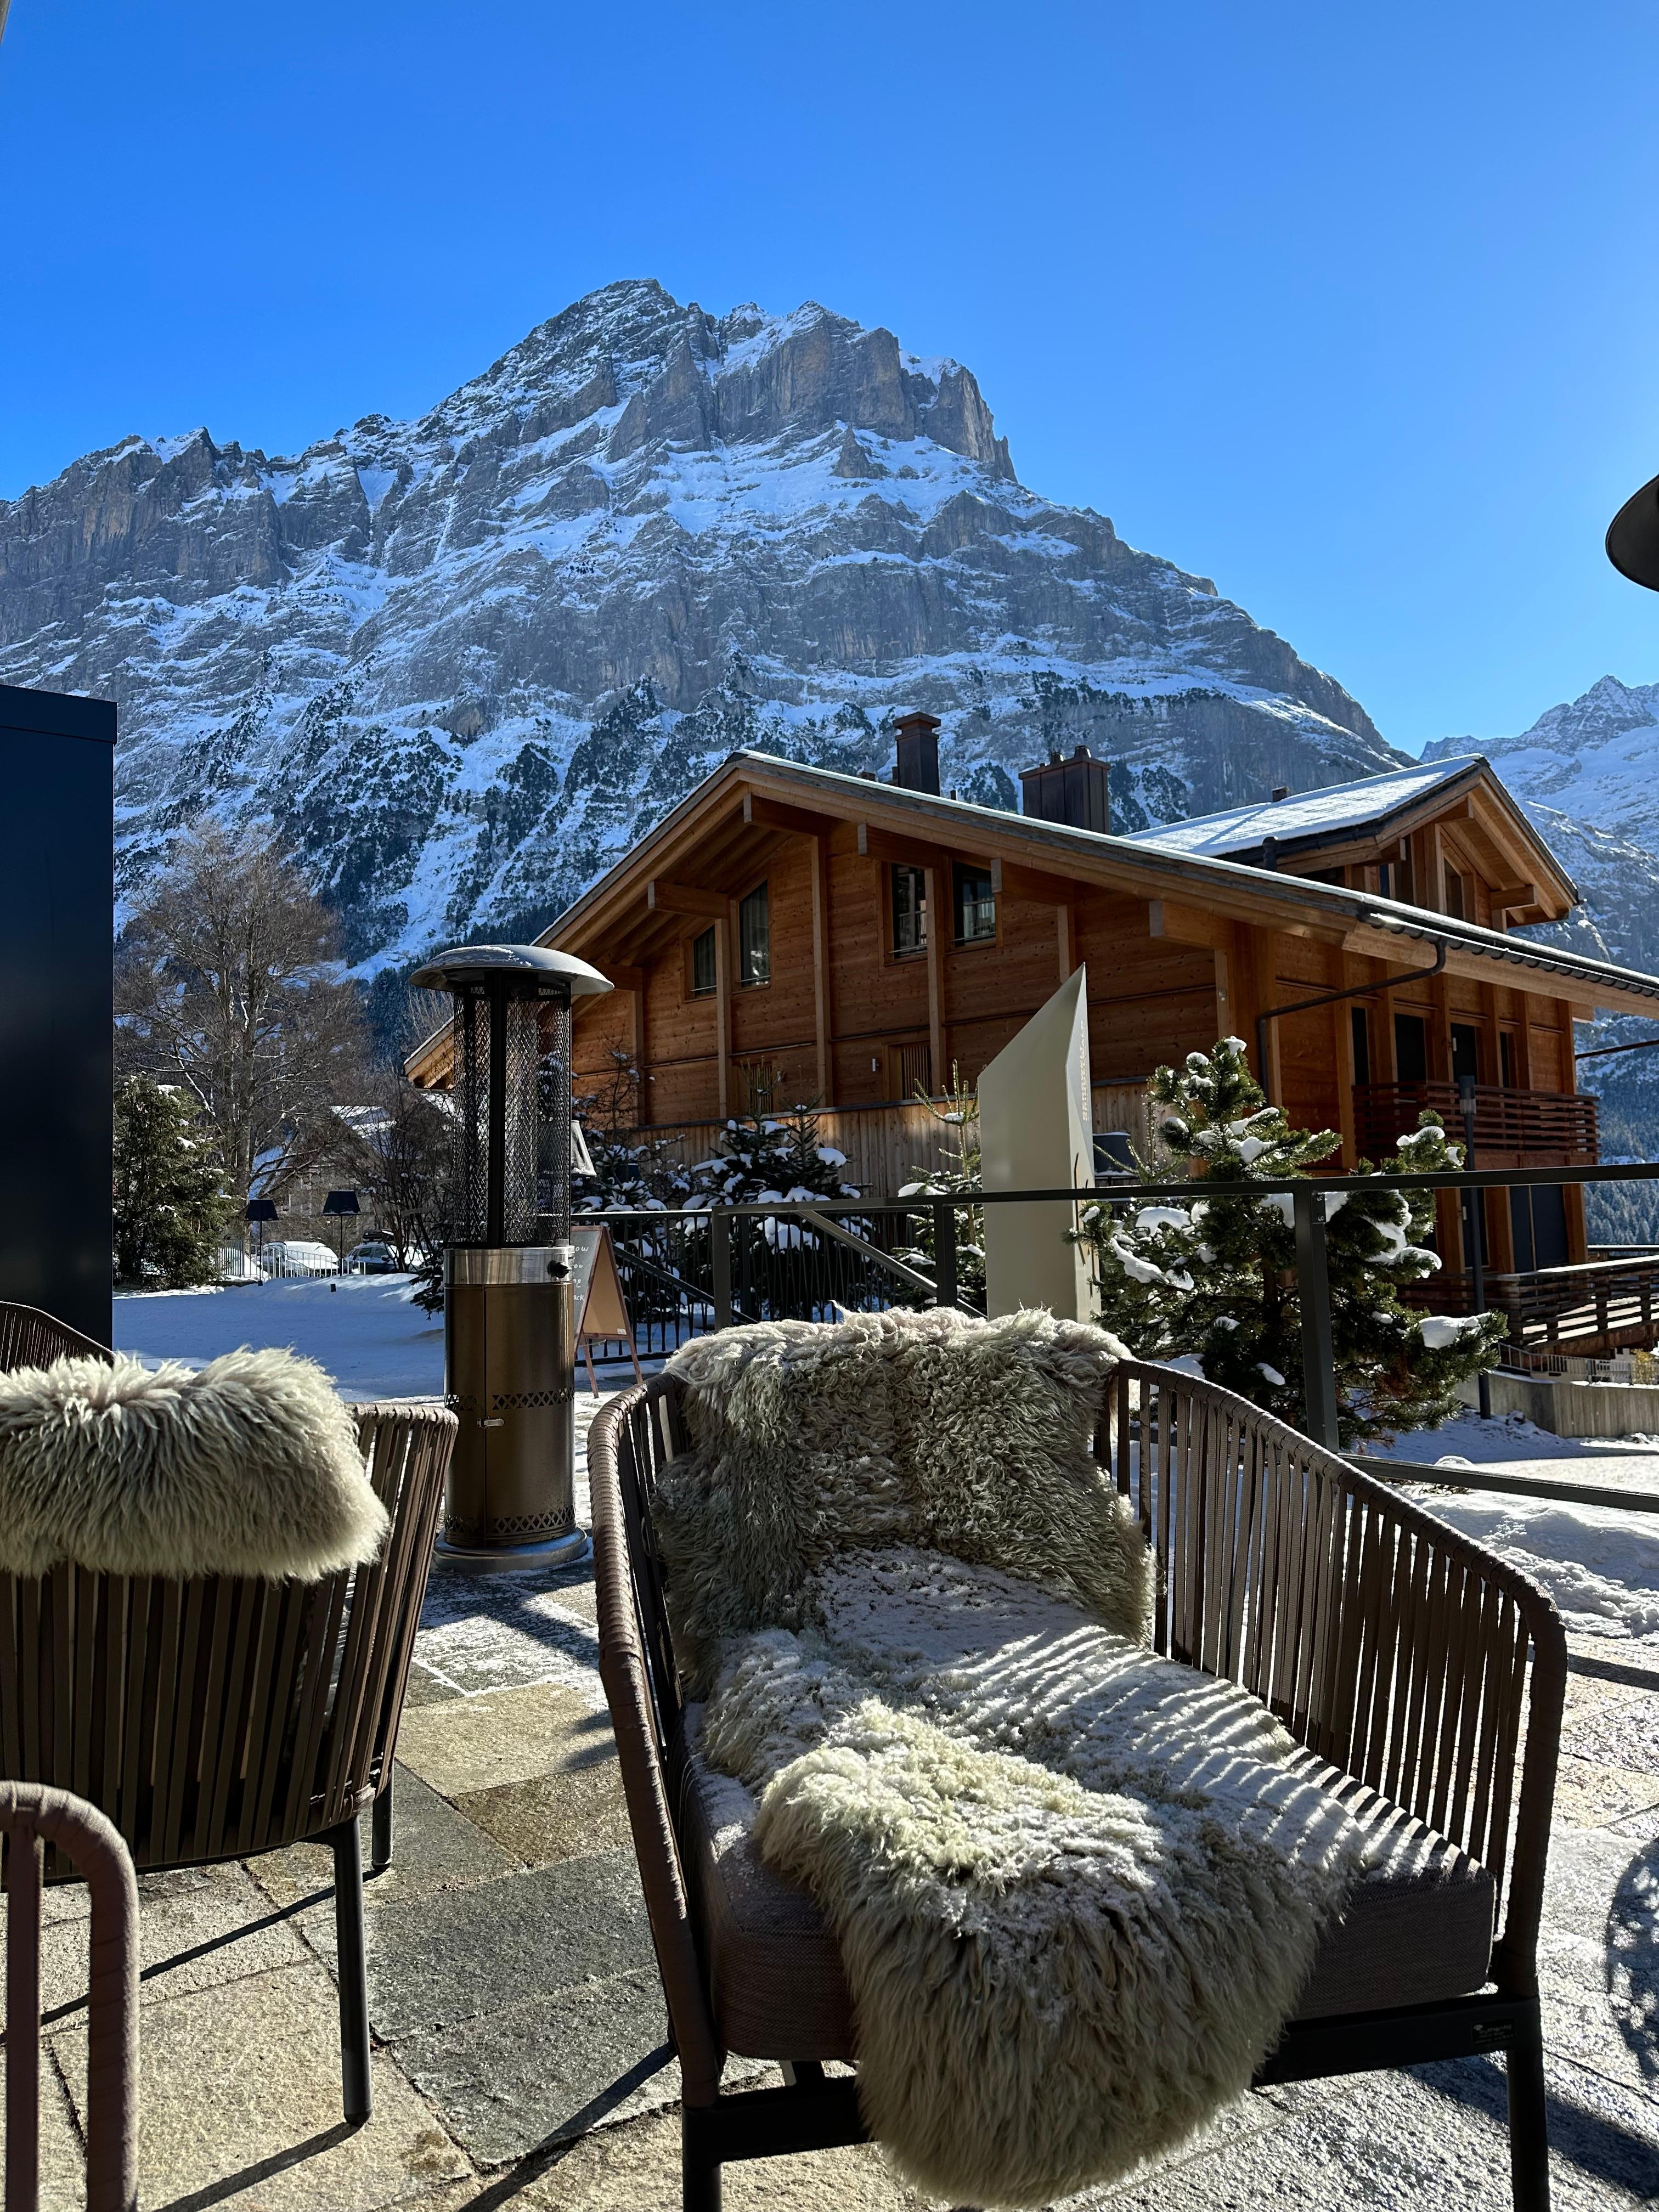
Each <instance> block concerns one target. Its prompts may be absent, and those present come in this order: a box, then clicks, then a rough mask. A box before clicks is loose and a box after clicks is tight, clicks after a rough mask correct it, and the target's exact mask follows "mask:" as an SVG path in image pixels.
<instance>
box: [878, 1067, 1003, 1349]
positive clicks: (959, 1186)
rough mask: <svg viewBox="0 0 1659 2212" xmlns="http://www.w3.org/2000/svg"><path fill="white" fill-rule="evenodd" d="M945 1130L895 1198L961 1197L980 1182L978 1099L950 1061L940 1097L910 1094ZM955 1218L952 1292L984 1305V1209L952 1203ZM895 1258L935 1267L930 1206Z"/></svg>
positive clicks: (925, 1269)
mask: <svg viewBox="0 0 1659 2212" xmlns="http://www.w3.org/2000/svg"><path fill="white" fill-rule="evenodd" d="M915 1097H916V1103H917V1104H918V1105H919V1106H925V1107H926V1108H927V1111H928V1112H929V1113H930V1114H931V1115H933V1119H934V1121H938V1122H939V1123H941V1124H942V1125H943V1127H945V1131H946V1132H947V1133H946V1134H945V1137H944V1138H943V1139H941V1140H940V1144H939V1160H938V1163H937V1164H935V1165H934V1166H933V1167H930V1168H917V1169H914V1170H912V1179H911V1181H910V1182H907V1183H901V1184H900V1186H899V1196H900V1197H901V1198H963V1197H969V1196H973V1195H975V1194H977V1193H978V1192H979V1191H980V1189H981V1188H982V1185H981V1165H980V1145H979V1098H978V1096H977V1094H976V1093H975V1091H973V1089H972V1088H971V1087H970V1086H969V1085H968V1084H966V1083H964V1082H963V1079H962V1070H961V1069H960V1068H959V1067H958V1066H957V1064H956V1062H955V1061H954V1060H953V1061H952V1062H951V1080H950V1083H949V1085H947V1086H946V1089H945V1096H944V1097H943V1098H930V1097H928V1096H927V1092H926V1091H917V1092H916V1094H915ZM956 1217H957V1297H958V1298H960V1299H963V1300H965V1301H966V1302H967V1304H969V1305H973V1306H977V1307H979V1308H980V1309H981V1310H983V1308H984V1304H985V1209H984V1207H983V1206H958V1207H957V1209H956ZM897 1257H898V1258H899V1259H901V1260H903V1261H907V1262H908V1265H909V1266H911V1267H919V1268H921V1270H922V1272H923V1273H932V1272H933V1267H934V1266H935V1263H936V1262H935V1251H934V1236H933V1212H932V1210H931V1208H930V1209H929V1210H927V1212H923V1213H921V1215H919V1216H918V1218H917V1226H916V1241H915V1243H914V1244H913V1245H911V1246H909V1247H908V1249H905V1250H902V1251H901V1252H900V1253H899V1254H898V1255H897Z"/></svg>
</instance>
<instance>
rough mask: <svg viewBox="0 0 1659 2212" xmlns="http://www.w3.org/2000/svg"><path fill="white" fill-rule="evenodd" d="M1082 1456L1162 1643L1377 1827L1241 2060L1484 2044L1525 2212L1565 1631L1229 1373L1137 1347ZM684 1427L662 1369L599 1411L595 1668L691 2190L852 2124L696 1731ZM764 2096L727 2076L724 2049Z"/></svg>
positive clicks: (1290, 2064) (1535, 2210) (803, 1974)
mask: <svg viewBox="0 0 1659 2212" xmlns="http://www.w3.org/2000/svg"><path fill="white" fill-rule="evenodd" d="M1102 1412H1103V1418H1102V1421H1101V1424H1100V1428H1099V1431H1098V1432H1097V1443H1096V1450H1097V1456H1098V1458H1099V1459H1100V1461H1101V1463H1102V1465H1103V1466H1105V1467H1107V1468H1109V1469H1110V1470H1111V1471H1112V1473H1113V1474H1115V1480H1116V1481H1117V1485H1118V1487H1119V1488H1120V1489H1121V1491H1122V1492H1124V1493H1125V1494H1126V1495H1127V1496H1128V1497H1129V1498H1132V1499H1133V1502H1134V1504H1135V1505H1136V1507H1137V1510H1139V1515H1140V1518H1141V1523H1142V1526H1143V1528H1145V1530H1146V1534H1147V1537H1148V1539H1149V1541H1151V1542H1152V1544H1153V1546H1154V1547H1155V1549H1156V1552H1157V1554H1158V1564H1159V1570H1160V1572H1159V1595H1158V1604H1157V1613H1156V1619H1155V1622H1154V1629H1153V1644H1154V1647H1155V1649H1157V1650H1158V1651H1160V1652H1162V1653H1164V1654H1166V1655H1167V1656H1170V1657H1172V1658H1175V1659H1178V1660H1182V1661H1184V1662H1187V1663H1188V1664H1189V1665H1191V1666H1194V1667H1197V1668H1201V1669H1203V1670H1205V1671H1206V1672H1208V1673H1211V1674H1218V1675H1221V1676H1224V1677H1225V1678H1227V1679H1230V1680H1234V1681H1237V1682H1239V1683H1241V1684H1243V1686H1244V1687H1245V1688H1246V1689H1248V1690H1249V1691H1251V1692H1253V1693H1254V1694H1255V1695H1256V1696H1257V1697H1260V1698H1261V1699H1263V1700H1264V1701H1265V1702H1266V1703H1267V1705H1270V1706H1271V1707H1272V1709H1273V1711H1274V1712H1275V1713H1277V1714H1278V1715H1279V1717H1280V1719H1281V1720H1282V1721H1283V1722H1284V1723H1285V1727H1286V1728H1287V1729H1288V1730H1289V1731H1290V1733H1291V1735H1293V1736H1294V1737H1295V1738H1296V1739H1297V1742H1298V1743H1299V1744H1300V1745H1302V1746H1303V1747H1304V1752H1303V1754H1302V1755H1303V1756H1304V1759H1306V1760H1307V1761H1309V1762H1310V1765H1313V1766H1314V1767H1315V1768H1316V1770H1317V1771H1318V1774H1319V1778H1320V1779H1321V1781H1322V1783H1323V1784H1325V1786H1327V1787H1328V1788H1329V1789H1331V1790H1334V1791H1335V1792H1337V1793H1338V1794H1339V1795H1340V1796H1341V1797H1342V1799H1343V1801H1344V1802H1345V1804H1346V1806H1347V1808H1348V1809H1349V1811H1350V1812H1351V1814H1352V1816H1353V1817H1354V1818H1355V1819H1356V1820H1359V1821H1361V1822H1362V1823H1363V1824H1364V1826H1366V1827H1367V1828H1368V1830H1370V1832H1372V1833H1373V1835H1374V1836H1375V1838H1376V1841H1377V1843H1378V1845H1379V1849H1378V1851H1377V1854H1376V1860H1377V1863H1376V1865H1375V1866H1374V1868H1373V1869H1372V1871H1371V1872H1370V1874H1369V1875H1367V1876H1366V1878H1365V1879H1364V1881H1362V1882H1361V1884H1360V1886H1359V1887H1358V1890H1357V1891H1356V1892H1355V1893H1354V1895H1353V1898H1352V1902H1351V1905H1350V1907H1349V1910H1348V1911H1347V1913H1346V1916H1345V1917H1344V1919H1343V1920H1342V1922H1341V1923H1340V1924H1338V1925H1335V1926H1333V1927H1332V1928H1330V1929H1328V1931H1327V1933H1326V1936H1325V1938H1324V1941H1323V1942H1322V1947H1321V1949H1320V1951H1319V1954H1318V1955H1317V1957H1316V1961H1315V1965H1314V1967H1313V1971H1312V1973H1311V1975H1310V1979H1309V1982H1308V1984H1307V1986H1306V1988H1305V1990H1304V1993H1303V1996H1302V1998H1301V2000H1300V2003H1299V2008H1298V2013H1297V2018H1296V2019H1295V2020H1293V2021H1291V2023H1290V2025H1289V2026H1288V2027H1286V2029H1285V2033H1284V2035H1283V2037H1282V2038H1281V2039H1280V2041H1279V2045H1278V2047H1277V2049H1276V2050H1275V2051H1273V2052H1272V2053H1271V2054H1270V2056H1269V2057H1268V2058H1267V2061H1266V2063H1264V2065H1263V2066H1262V2067H1261V2070H1260V2072H1259V2075H1258V2076H1257V2079H1258V2081H1260V2082H1262V2083H1266V2082H1270V2081H1296V2080H1305V2079H1310V2078H1314V2077H1316V2076H1321V2075H1336V2074H1347V2073H1356V2072H1363V2071H1367V2070H1370V2069H1374V2068H1378V2067H1389V2066H1407V2065H1416V2064H1420V2063H1424V2062H1425V2061H1428V2060H1431V2059H1441V2058H1454V2057H1468V2056H1470V2055H1473V2054H1475V2053H1478V2052H1487V2051H1503V2052H1504V2054H1505V2058H1506V2063H1507V2070H1508V2076H1509V2105H1510V2163H1511V2175H1512V2182H1513V2191H1514V2202H1515V2204H1516V2208H1517V2212H1547V2206H1548V2203H1549V2178H1548V2152H1547V2142H1546V2136H1545V2117H1544V2074H1543V2046H1542V2042H1541V2035H1540V2029H1539V2011H1538V1981H1537V1971H1536V1953H1537V1941H1538V1929H1539V1921H1540V1916H1541V1909H1542V1902H1543V1887H1544V1865H1545V1852H1546V1848H1547V1838H1548V1830H1549V1820H1550V1809H1551V1802H1552V1799H1553V1792H1554V1785H1555V1767H1556V1756H1557V1750H1558V1746H1559V1735H1560V1720H1561V1707H1562V1701H1563V1697H1564V1693H1565V1680H1566V1652H1565V1638H1564V1636H1563V1633H1562V1630H1561V1626H1560V1621H1559V1617H1558V1615H1557V1613H1556V1612H1555V1609H1554V1607H1553V1605H1552V1604H1551V1602H1550V1601H1549V1599H1548V1598H1547V1596H1545V1595H1544V1594H1543V1593H1542V1592H1541V1591H1540V1590H1539V1589H1536V1588H1535V1586H1534V1585H1533V1584H1532V1583H1528V1581H1527V1580H1526V1578H1525V1577H1523V1576H1521V1575H1518V1574H1516V1572H1514V1571H1513V1570H1511V1569H1510V1568H1509V1567H1507V1566H1505V1565H1504V1564H1503V1562H1502V1561H1501V1560H1499V1559H1496V1558H1494V1557H1493V1556H1492V1554H1491V1553H1488V1552H1486V1551H1483V1550H1482V1549H1481V1548H1480V1546H1478V1545H1476V1544H1473V1543H1471V1542H1469V1541H1468V1540H1467V1539H1466V1538H1464V1537H1462V1535H1460V1534H1457V1533H1456V1532H1455V1530H1453V1529H1451V1528H1448V1527H1446V1526H1445V1525H1444V1524H1443V1522H1439V1521H1437V1520H1436V1519H1434V1517H1433V1516H1431V1515H1430V1514H1427V1513H1425V1512H1423V1511H1422V1510H1419V1508H1418V1507H1416V1506H1414V1505H1413V1504H1409V1503H1408V1502H1407V1501H1406V1500H1404V1499H1402V1498H1399V1497H1398V1496H1396V1495H1395V1493H1394V1492H1392V1491H1390V1490H1389V1489H1387V1488H1386V1487H1384V1486H1383V1484H1381V1483H1379V1482H1376V1481H1375V1480H1371V1479H1370V1477H1369V1476H1367V1475H1365V1474H1361V1473H1359V1472H1358V1471H1357V1470H1356V1469H1355V1468H1352V1467H1350V1466H1349V1465H1347V1464H1346V1462H1344V1461H1342V1460H1340V1459H1338V1458H1337V1457H1335V1456H1334V1455H1333V1454H1331V1453H1329V1452H1328V1451H1324V1450H1322V1449H1320V1448H1319V1447H1317V1446H1316V1445H1314V1444H1311V1443H1309V1442H1308V1440H1307V1439H1306V1438H1305V1437H1301V1436H1298V1435H1297V1433H1296V1432H1295V1431H1292V1430H1291V1429H1288V1428H1286V1427H1285V1426H1284V1425H1283V1424H1282V1423H1280V1422H1278V1421H1275V1420H1273V1419H1271V1418H1270V1417H1269V1416H1267V1415H1266V1414H1264V1413H1261V1412H1260V1411H1259V1410H1258V1408H1256V1407H1254V1406H1251V1405H1249V1404H1248V1403H1246V1402H1245V1401H1243V1399H1240V1398H1237V1397H1234V1396H1233V1395H1231V1393H1229V1392H1227V1391H1225V1390H1221V1389H1216V1388H1214V1387H1213V1386H1212V1385H1210V1384H1207V1383H1201V1382H1198V1381H1196V1380H1194V1379H1192V1378H1189V1377H1188V1376H1185V1375H1182V1374H1178V1373H1176V1372H1174V1371H1173V1370H1170V1369H1167V1368H1159V1367H1154V1366H1148V1365H1143V1364H1126V1365H1125V1366H1123V1367H1122V1368H1121V1369H1120V1370H1119V1371H1118V1374H1117V1376H1116V1377H1115V1381H1114V1383H1112V1384H1111V1385H1110V1386H1109V1403H1108V1404H1107V1405H1105V1406H1104V1407H1103V1409H1102ZM687 1442H688V1438H687V1435H686V1431H685V1425H684V1416H683V1412H682V1401H681V1394H680V1387H679V1385H678V1383H676V1382H675V1381H673V1380H672V1379H671V1378H670V1377H667V1376H658V1377H656V1378H654V1379H653V1381H652V1382H650V1383H647V1384H644V1385H642V1386H640V1387H636V1388H635V1389H632V1390H629V1391H628V1392H626V1393H625V1394H623V1395H621V1396H619V1397H617V1398H616V1399H613V1400H612V1401H611V1404H610V1405H609V1406H607V1407H605V1409H604V1411H603V1412H602V1413H600V1414H599V1418H598V1419H596V1420H595V1422H594V1424H593V1427H592V1431H591V1432H590V1435H589V1440H588V1456H589V1468H590V1474H591V1477H592V1499H593V1505H592V1510H593V1539H594V1550H595V1555H596V1562H597V1574H598V1581H599V1653H600V1657H599V1664H600V1671H601V1674H602V1675H603V1677H604V1680H605V1693H606V1696H607V1698H608V1699H609V1700H610V1705H611V1718H612V1721H613V1723H614V1724H615V1728H616V1733H617V1745H618V1748H619V1751H620V1753H621V1761H622V1772H623V1785H624V1788H625V1790H626V1793H627V1799H628V1809H629V1820H630V1822H631V1825H632V1829H633V1835H634V1844H635V1852H636V1854H637V1857H638V1860H639V1865H640V1872H641V1880H642V1882H643V1885H644V1889H645V1897H646V1904H647V1910H648V1912H649V1916H650V1922H651V1931H652V1936H653V1942H654V1944H655V1947H656V1953H657V1961H658V1966H659V1969H660V1972H661V1975H662V1982H663V1990H664V1994H665V1998H666V2001H667V2006H668V2014H669V2020H670V2023H671V2029H672V2033H673V2038H674V2043H675V2047H676V2050H677V2051H678V2056H679V2062H680V2068H681V2072H682V2076H683V2081H684V2102H683V2106H682V2130H683V2186H684V2203H685V2207H686V2212H718V2206H719V2203H720V2166H721V2165H722V2163H723V2162H724V2161H726V2160H732V2159H747V2158H758V2157H766V2156H769V2155H773V2154H777V2153H781V2152H787V2151H799V2150H808V2149H816V2148H823V2147H827V2146H829V2145H831V2144H836V2143H848V2142H858V2141H860V2140H862V2139H863V2137H864V2135H865V2130H864V2127H863V2124H862V2122H861V2119H860V2114H859V2109H858V2102H857V2093H856V2090H857V2085H856V2080H855V2078H854V2077H853V2076H849V2075H845V2074H838V2075H829V2074H826V2072H825V2071H824V2063H825V2062H826V2061H834V2060H845V2061H850V2062H854V2063H855V2062H856V2048H855V2043H854V2021H853V2014H852V2006H851V2001H850V1998H849V1996H848V1990H847V1986H846V1983H845V1980H844V1978H843V1976H842V1971H841V1966H840V1960H839V1957H838V1955H837V1954H836V1946H835V1942H834V1939H833V1937H832V1936H830V1933H829V1929H828V1928H827V1927H826V1925H825V1923H824V1922H823V1919H822V1917H820V1915H819V1914H818V1912H817V1907H816V1906H815V1905H814V1904H813V1902H812V1899H811V1897H810V1896H809V1895H807V1894H806V1893H805V1892H804V1891H803V1890H800V1889H799V1888H796V1887H793V1886H791V1885H789V1884H787V1883H785V1882H783V1881H781V1880H780V1879H779V1878H778V1877H777V1876H776V1875H774V1874H772V1872H771V1871H770V1869H768V1868H767V1867H766V1866H765V1865H764V1864H763V1863H762V1861H761V1859H760V1857H759V1854H758V1852H757V1850H755V1848H754V1845H753V1843H752V1839H751V1834H750V1831H751V1827H752V1822H753V1816H754V1809H755V1808H754V1802H753V1800H752V1799H751V1798H750V1796H749V1795H748V1793H747V1791H745V1790H744V1789H743V1788H742V1786H741V1785H740V1784H737V1783H734V1782H732V1780H730V1779H729V1778H726V1777H725V1776H722V1775H720V1774H718V1773H716V1772H715V1771H714V1770H713V1769H711V1768H710V1767H709V1766H708V1765H707V1764H706V1762H705V1761H704V1760H703V1759H702V1757H701V1754H700V1752H699V1748H698V1736H699V1729H700V1709H699V1708H698V1707H697V1706H696V1705H695V1704H687V1703H685V1702H684V1701H683V1699H682V1696H681V1690H680V1684H679V1680H678V1675H677V1673H676V1669H675V1664H674V1658H673V1652H672V1649H671V1643H670V1638H669V1630H668V1621H667V1615H666V1612H665V1605H664V1589H663V1573H662V1566H661V1563H660V1559H659V1554H658V1551H657V1547H656V1542H655V1539H654V1536H653V1528H652V1522H651V1506H652V1498H653V1492H654V1488H655V1485H656V1480H657V1476H658V1474H659V1470H660V1468H662V1466H663V1465H664V1463H665V1462H666V1461H667V1460H668V1459H669V1458H670V1457H671V1456H672V1455H674V1454H675V1453H676V1452H677V1451H679V1450H681V1449H684V1448H685V1445H686V1443H687ZM728 2051H729V2052H734V2053H738V2054H741V2055H743V2056H745V2057H757V2058H769V2059H773V2060H775V2061H777V2062H779V2063H781V2065H782V2067H783V2069H784V2076H785V2082H784V2086H783V2087H781V2088H774V2089H766V2090H750V2091H745V2092H743V2093H738V2094H735V2095H726V2096H722V2094H721V2093H720V2075H721V2069H722V2066H723V2064H724V2061H725V2057H726V2053H727V2052H728Z"/></svg>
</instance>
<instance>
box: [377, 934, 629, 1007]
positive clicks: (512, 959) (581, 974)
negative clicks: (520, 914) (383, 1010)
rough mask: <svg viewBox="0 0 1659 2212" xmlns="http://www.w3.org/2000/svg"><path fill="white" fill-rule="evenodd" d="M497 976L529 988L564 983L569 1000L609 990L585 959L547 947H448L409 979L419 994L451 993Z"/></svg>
mask: <svg viewBox="0 0 1659 2212" xmlns="http://www.w3.org/2000/svg"><path fill="white" fill-rule="evenodd" d="M495 975H507V977H509V978H514V977H516V978H517V979H519V980H520V981H521V982H522V983H523V984H524V985H526V987H531V988H533V987H534V986H535V985H536V984H537V983H538V982H540V981H544V980H545V979H553V980H556V981H561V982H563V983H567V984H568V986H569V988H570V995H571V997H572V998H573V999H586V998H593V997H596V996H597V995H598V994H599V992H601V991H608V990H610V989H611V984H610V982H609V981H607V979H606V978H605V976H603V975H600V973H599V969H597V968H590V967H589V966H588V964H587V963H586V960H578V959H577V957H575V955H574V953H573V952H556V951H554V950H553V948H552V947H551V946H550V945H452V946H451V947H450V949H449V951H447V952H436V953H435V954H434V955H433V957H431V959H430V960H428V962H427V963H425V965H424V966H423V967H420V968H417V969H416V971H415V973H414V974H413V975H411V976H410V979H409V980H410V982H411V983H412V984H413V985H414V986H415V987H416V989H417V990H421V991H455V990H459V989H460V987H462V986H463V985H464V984H467V983H483V982H487V981H489V979H490V978H491V977H492V976H495Z"/></svg>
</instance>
